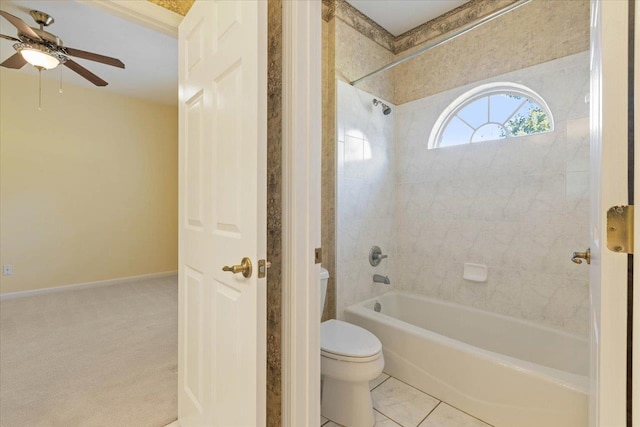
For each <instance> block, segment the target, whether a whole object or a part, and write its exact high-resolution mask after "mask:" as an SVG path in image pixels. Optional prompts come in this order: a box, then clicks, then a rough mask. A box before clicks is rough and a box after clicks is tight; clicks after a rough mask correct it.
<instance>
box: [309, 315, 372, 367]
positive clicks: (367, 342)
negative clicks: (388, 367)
mask: <svg viewBox="0 0 640 427" xmlns="http://www.w3.org/2000/svg"><path fill="white" fill-rule="evenodd" d="M320 346H321V354H322V356H324V357H328V358H330V359H335V360H342V361H348V362H360V363H363V362H370V361H372V360H376V359H377V358H379V357H380V355H381V353H382V344H381V343H380V340H379V339H378V338H377V337H376V336H375V335H373V334H372V333H371V332H369V331H367V330H366V329H364V328H361V327H360V326H356V325H353V324H351V323H347V322H343V321H340V320H335V319H331V320H328V321H326V322H323V323H322V324H321V325H320Z"/></svg>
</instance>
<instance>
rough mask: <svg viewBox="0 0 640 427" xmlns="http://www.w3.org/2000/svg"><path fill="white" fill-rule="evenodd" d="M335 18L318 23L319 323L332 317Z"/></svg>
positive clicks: (334, 200)
mask: <svg viewBox="0 0 640 427" xmlns="http://www.w3.org/2000/svg"><path fill="white" fill-rule="evenodd" d="M335 73H336V67H335V19H330V20H329V21H325V20H323V21H322V111H323V112H324V114H323V115H322V188H321V191H322V195H321V197H322V199H321V208H322V215H321V227H322V232H321V239H322V266H323V267H324V268H326V269H327V270H328V271H329V272H330V277H329V282H328V283H327V296H326V300H325V306H324V310H323V313H322V320H323V321H325V320H328V319H335V317H336V279H335V275H334V272H335V271H336V79H335Z"/></svg>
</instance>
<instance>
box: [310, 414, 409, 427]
mask: <svg viewBox="0 0 640 427" xmlns="http://www.w3.org/2000/svg"><path fill="white" fill-rule="evenodd" d="M373 414H374V415H375V417H376V424H375V427H402V426H401V425H400V424H398V423H396V422H393V420H390V419H389V418H387V417H385V416H384V415H382V414H381V413H380V412H378V411H373ZM322 418H323V419H325V420H326V418H324V417H322ZM323 426H324V427H343V426H342V425H341V424H336V423H334V422H333V421H329V422H328V423H327V424H324V425H323Z"/></svg>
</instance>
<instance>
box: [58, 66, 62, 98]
mask: <svg viewBox="0 0 640 427" xmlns="http://www.w3.org/2000/svg"><path fill="white" fill-rule="evenodd" d="M58 92H60V93H62V68H60V89H58Z"/></svg>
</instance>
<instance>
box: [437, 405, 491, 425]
mask: <svg viewBox="0 0 640 427" xmlns="http://www.w3.org/2000/svg"><path fill="white" fill-rule="evenodd" d="M442 403H444V404H445V405H448V406H451V407H452V408H453V409H455V410H456V411H460V412H462V413H463V414H465V415H468V416H470V417H471V418H473V419H476V420H478V421H480V422H481V423H484V424H486V425H487V426H489V427H494V425H493V424H489V423H488V422H486V421H484V420H481V419H480V418H478V417H476V416H473V415H471V414H470V413H468V412H465V411H463V410H462V409H460V408H457V407H455V406H453V405H452V404H450V403H447V402H445V401H442Z"/></svg>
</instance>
